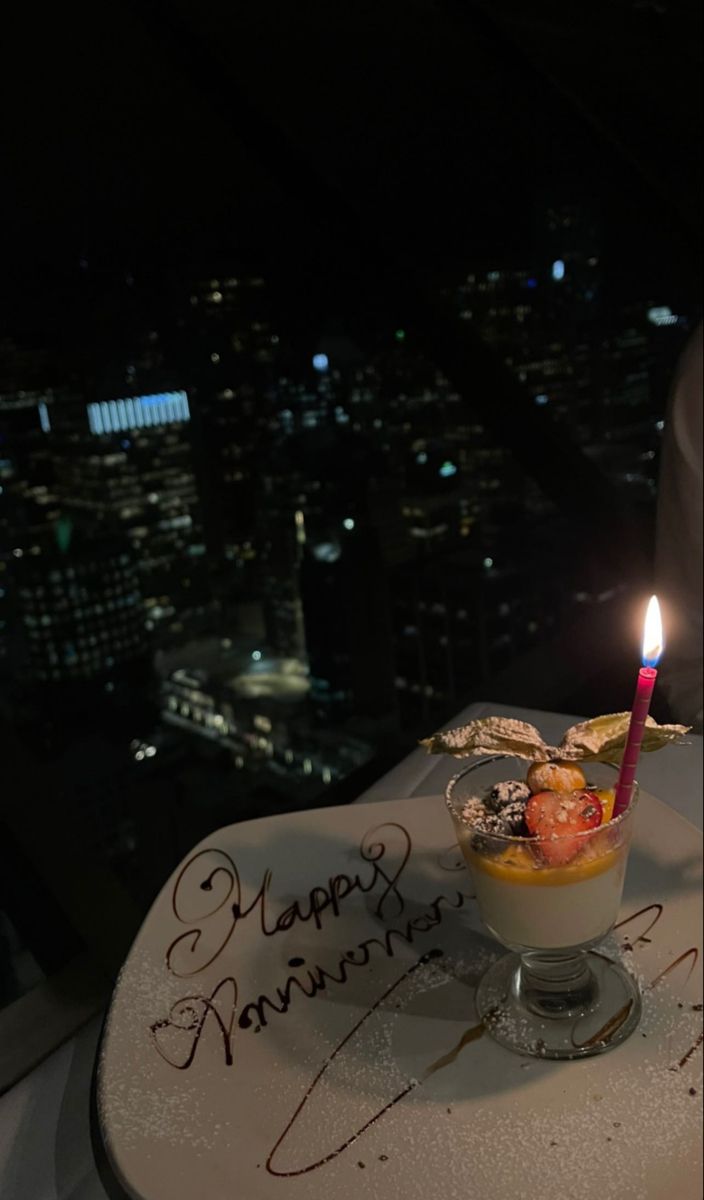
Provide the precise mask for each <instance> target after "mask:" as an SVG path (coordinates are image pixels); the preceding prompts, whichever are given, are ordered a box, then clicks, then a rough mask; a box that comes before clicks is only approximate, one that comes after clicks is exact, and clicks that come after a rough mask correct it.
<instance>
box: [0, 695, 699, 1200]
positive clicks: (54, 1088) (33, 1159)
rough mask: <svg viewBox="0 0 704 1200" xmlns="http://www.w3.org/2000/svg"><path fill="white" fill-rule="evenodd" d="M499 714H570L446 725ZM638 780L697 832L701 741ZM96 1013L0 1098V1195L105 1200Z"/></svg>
mask: <svg viewBox="0 0 704 1200" xmlns="http://www.w3.org/2000/svg"><path fill="white" fill-rule="evenodd" d="M493 713H496V714H499V715H501V714H503V715H505V716H515V717H519V718H521V719H522V720H524V721H530V722H531V724H533V725H536V726H537V727H538V729H540V731H541V733H542V734H543V737H544V738H545V739H546V741H549V742H553V743H555V742H558V741H559V739H560V737H561V735H562V733H563V731H564V730H565V729H566V728H567V727H568V726H569V725H572V724H574V723H575V722H576V721H577V720H579V718H578V717H566V716H564V715H560V714H558V713H539V712H533V711H531V710H528V709H523V710H516V709H513V710H509V709H507V708H504V707H502V706H501V705H498V704H473V705H472V706H471V707H470V708H468V709H466V710H465V711H464V712H462V713H459V714H458V716H457V717H456V718H455V719H453V721H452V722H450V724H451V725H461V724H464V723H465V722H466V721H468V720H471V719H472V718H474V717H480V716H488V715H489V714H493ZM456 770H457V764H456V763H455V762H453V761H450V760H447V759H444V758H433V757H429V756H428V755H427V754H426V753H425V751H424V750H422V749H419V750H416V751H414V752H413V753H412V754H410V755H409V756H408V757H407V758H406V759H404V760H403V762H401V763H399V764H398V766H396V767H394V769H393V770H392V771H389V773H388V774H387V775H385V776H384V777H383V778H382V779H380V780H379V781H378V782H377V783H376V784H375V785H374V786H373V787H372V788H370V789H369V790H368V791H367V792H365V793H364V795H362V796H360V797H359V800H358V801H357V803H373V802H374V801H377V800H390V799H397V798H400V797H403V796H421V795H437V794H438V793H440V792H442V791H443V790H444V787H445V784H446V782H447V780H448V779H449V777H450V775H452V774H453V773H454V772H455V771H456ZM638 777H639V780H640V782H641V785H642V786H643V787H644V788H645V789H646V790H647V791H649V792H652V793H653V794H654V795H656V796H658V797H659V798H660V799H661V800H664V801H665V802H666V803H667V804H670V805H671V806H672V807H673V808H674V809H676V810H677V811H678V812H679V813H681V814H682V816H684V817H686V818H687V819H688V820H689V821H691V822H692V824H693V825H695V826H696V827H697V828H698V829H699V830H701V829H702V739H701V738H700V737H691V738H690V739H689V740H688V744H687V745H684V746H677V747H672V748H668V749H666V750H665V751H662V752H661V753H657V754H650V755H645V756H644V757H643V758H642V759H641V762H640V764H639V771H638ZM101 1024H102V1017H100V1018H95V1019H94V1020H93V1021H91V1022H90V1023H89V1024H88V1025H86V1026H85V1028H84V1029H82V1030H81V1031H80V1033H78V1034H77V1035H76V1036H75V1037H74V1038H72V1039H71V1041H70V1042H68V1043H67V1044H66V1045H64V1046H62V1047H61V1048H60V1049H59V1050H57V1051H55V1053H54V1054H52V1055H51V1056H50V1057H49V1058H48V1059H46V1060H45V1062H43V1063H42V1064H41V1065H40V1066H39V1067H37V1068H36V1070H34V1071H32V1073H31V1074H30V1075H28V1076H27V1077H26V1078H25V1079H23V1080H22V1081H21V1082H20V1083H18V1084H17V1085H16V1086H15V1087H13V1088H12V1089H11V1090H10V1091H9V1092H7V1093H6V1094H5V1095H4V1096H0V1196H2V1198H3V1200H108V1197H107V1195H106V1192H105V1190H104V1189H103V1187H102V1185H101V1183H100V1180H99V1178H98V1175H97V1172H96V1169H95V1164H94V1160H93V1152H92V1149H91V1141H90V1123H89V1112H90V1108H89V1097H90V1084H91V1075H92V1070H93V1062H94V1058H95V1050H96V1046H97V1043H98V1038H99V1036H100V1028H101Z"/></svg>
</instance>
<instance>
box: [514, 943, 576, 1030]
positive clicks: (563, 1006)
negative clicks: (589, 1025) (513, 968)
mask: <svg viewBox="0 0 704 1200" xmlns="http://www.w3.org/2000/svg"><path fill="white" fill-rule="evenodd" d="M516 987H517V989H518V993H519V996H520V998H521V999H522V1000H523V1003H524V1004H525V1005H526V1007H527V1008H528V1009H530V1011H531V1012H533V1013H536V1014H537V1015H538V1016H541V1017H546V1018H550V1017H568V1016H573V1015H574V1016H578V1015H579V1014H580V1013H583V1012H585V1011H587V1009H589V1008H590V1007H591V1005H592V1004H593V1003H594V1001H595V999H596V985H595V980H594V977H593V975H592V972H591V970H590V968H589V962H588V958H587V952H586V950H566V951H554V952H545V951H543V952H540V953H536V952H534V951H530V952H526V953H525V954H522V955H521V965H520V968H519V971H518V975H517V979H516Z"/></svg>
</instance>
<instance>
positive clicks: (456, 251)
mask: <svg viewBox="0 0 704 1200" xmlns="http://www.w3.org/2000/svg"><path fill="white" fill-rule="evenodd" d="M485 7H486V9H487V11H489V12H490V13H491V18H490V19H487V17H486V13H485V11H484V8H483V6H482V5H471V4H467V5H461V4H459V3H455V0H406V2H405V3H401V0H388V2H387V3H384V4H381V5H378V4H377V3H374V2H371V0H366V2H361V3H358V4H357V5H355V6H350V7H346V6H345V7H344V8H342V9H341V8H339V7H338V6H335V5H330V4H329V3H328V2H327V0H325V2H323V0H308V2H307V3H306V4H304V5H302V6H298V5H290V4H284V3H282V2H281V0H260V2H259V3H258V4H257V5H253V6H247V8H246V9H245V10H243V9H242V6H232V5H226V4H225V3H224V2H223V0H205V2H203V3H200V4H199V5H198V6H197V8H196V6H195V5H194V4H193V3H192V2H191V0H173V2H172V3H170V4H165V5H164V6H163V8H162V5H161V0H158V2H157V0H129V2H128V3H121V4H114V5H110V6H109V7H108V9H107V10H102V11H103V12H106V13H107V24H105V22H104V20H103V17H100V20H101V22H102V23H101V25H100V26H99V25H98V19H99V17H98V13H97V10H96V9H95V8H92V9H90V10H88V9H86V10H85V12H84V13H82V14H81V13H79V12H78V10H76V9H73V11H72V12H70V13H68V14H67V15H62V14H59V13H58V12H57V11H56V10H55V9H51V10H49V11H48V12H47V14H46V15H44V14H43V15H42V21H41V26H38V23H37V14H36V13H34V12H32V11H26V12H25V13H24V15H23V16H21V17H19V18H18V24H17V26H16V33H15V38H14V46H15V49H16V52H15V53H13V54H12V55H11V63H10V66H11V67H13V66H14V71H15V77H14V83H13V80H12V78H11V77H10V78H9V80H7V82H9V84H10V87H11V88H13V92H12V99H11V105H10V111H11V112H13V114H14V120H13V122H12V123H11V126H10V129H9V131H8V132H9V137H8V145H7V148H6V151H5V159H6V164H7V168H8V169H7V171H6V178H7V179H10V180H11V187H10V188H9V189H7V188H4V189H3V206H4V209H5V213H4V216H3V223H2V227H3V231H4V242H5V245H4V249H3V260H4V287H3V289H2V291H3V301H4V303H3V307H4V308H5V309H6V311H7V313H8V317H6V322H7V321H9V324H10V327H12V326H16V327H17V328H18V329H19V328H24V329H28V328H30V327H36V326H37V325H38V323H39V322H40V317H39V312H40V311H41V313H42V314H43V319H44V324H45V325H50V324H51V321H52V320H53V319H54V318H53V315H52V314H55V313H56V314H60V313H61V312H63V311H64V309H65V308H66V306H67V305H68V307H69V308H70V306H71V303H72V301H73V299H75V295H76V288H77V278H78V276H77V263H78V259H79V258H80V257H81V256H82V255H84V256H85V257H86V258H87V259H88V261H89V264H90V270H91V271H92V272H93V273H94V275H97V276H98V277H99V278H100V277H101V272H107V273H108V274H110V273H111V272H113V271H119V272H122V271H124V270H127V269H132V270H134V271H136V273H137V274H138V275H140V277H142V278H147V279H149V277H150V276H151V277H152V279H153V280H154V282H155V284H156V286H158V283H159V280H161V279H163V278H165V274H164V272H165V270H166V269H167V268H168V267H169V265H170V264H173V263H174V262H175V261H176V260H178V259H179V258H181V257H183V256H184V255H188V254H189V253H194V254H196V255H197V252H198V250H199V249H200V248H201V247H202V246H204V245H205V246H211V247H212V248H213V249H214V250H217V249H219V248H223V247H224V248H227V247H228V246H231V247H233V248H240V249H243V250H245V251H248V252H250V253H252V254H256V253H257V252H258V250H259V249H261V248H263V249H264V250H265V251H266V252H267V253H268V255H269V257H270V259H271V260H272V263H273V266H274V268H275V269H276V268H277V267H278V268H279V270H280V272H281V274H282V275H284V276H286V278H287V281H288V286H289V288H290V290H291V294H292V295H295V293H296V289H301V288H304V287H305V286H307V283H308V281H313V282H315V281H316V280H317V282H318V287H319V290H320V292H321V295H324V293H325V290H326V288H327V287H328V286H329V284H330V279H329V277H328V276H329V268H330V265H331V261H332V262H333V263H334V261H335V254H336V250H337V249H339V261H340V272H341V277H342V278H344V277H345V276H344V271H345V266H344V261H343V260H344V258H345V246H344V245H343V243H347V240H348V239H347V237H346V234H345V229H346V228H347V226H346V224H345V222H346V221H348V222H350V221H351V222H352V223H353V224H354V222H355V221H356V220H357V218H361V221H360V228H361V230H362V233H361V238H362V241H363V243H364V245H365V247H366V253H367V255H368V260H369V261H370V262H374V261H376V260H380V259H381V258H383V257H384V255H388V257H389V260H390V261H391V262H393V261H394V259H397V258H401V259H406V260H409V259H413V261H414V262H416V263H417V264H419V265H420V267H421V269H422V270H423V271H425V272H427V273H428V274H433V273H435V272H436V271H437V270H438V269H440V270H442V269H446V268H449V269H453V268H455V267H456V265H459V267H460V269H461V267H462V266H463V265H464V262H465V261H467V260H468V259H469V258H470V257H471V256H480V257H482V258H484V257H487V256H489V257H490V256H492V255H493V256H496V257H497V258H500V257H502V256H504V257H506V258H507V259H509V260H510V259H511V258H513V259H514V260H515V259H516V257H518V258H519V259H520V257H522V253H521V252H522V250H523V248H524V247H525V245H526V244H527V241H528V238H529V234H530V228H531V221H532V211H531V201H532V196H533V194H534V192H535V190H536V189H539V190H541V191H543V192H545V191H549V190H550V188H551V187H552V186H553V185H556V186H557V187H559V189H560V190H562V189H566V190H567V191H568V192H570V191H571V192H572V193H574V194H577V195H584V194H587V195H593V196H594V197H595V198H596V199H597V200H598V201H600V202H601V203H602V204H603V205H604V206H605V217H606V227H607V228H606V232H607V238H608V237H610V239H611V242H612V244H613V245H614V246H618V261H617V262H616V265H615V269H614V272H613V273H614V276H616V277H620V278H621V280H622V281H625V287H626V289H627V287H628V281H630V280H633V281H635V280H638V285H637V286H645V287H646V288H647V287H648V286H649V285H651V284H652V291H653V293H654V294H656V293H657V290H658V288H659V287H660V288H661V287H662V286H663V280H664V286H670V285H671V284H672V285H675V284H676V283H677V281H685V286H686V285H687V283H689V284H690V286H693V287H694V288H695V290H696V286H697V285H696V283H695V284H693V285H692V284H691V281H692V279H696V278H697V271H696V268H697V261H698V253H699V244H698V232H697V231H698V229H699V225H698V219H697V218H696V217H695V216H694V214H695V213H696V212H697V201H698V198H699V192H700V155H699V149H698V146H699V128H700V104H699V99H698V95H697V93H698V82H697V80H698V75H699V68H698V66H697V63H696V59H695V58H693V53H694V52H693V51H692V50H691V48H690V47H691V46H692V45H693V44H694V40H693V33H694V32H695V31H694V26H695V25H696V21H697V18H696V11H697V9H698V6H696V5H694V4H693V3H691V2H688V3H686V4H679V5H673V4H668V5H662V6H660V5H656V6H655V7H653V6H650V7H649V6H647V5H636V4H633V3H630V2H629V0H602V2H600V3H599V2H598V3H596V4H594V3H593V4H590V5H586V4H585V5H578V6H575V5H570V6H567V9H569V19H566V16H565V11H566V10H565V6H564V5H560V6H558V5H557V4H555V3H553V2H552V0H542V2H541V3H533V4H532V5H531V6H530V19H529V20H526V18H525V14H524V10H525V6H524V5H519V4H518V2H517V0H516V2H515V3H512V2H511V0H492V3H491V5H489V4H488V3H487V5H486V6H485ZM660 7H664V8H666V9H667V11H666V12H665V13H659V12H658V11H656V9H658V8H660ZM174 16H175V17H176V23H174ZM181 19H183V20H184V21H185V22H186V25H187V30H186V35H185V38H183V39H181V40H180V39H179V35H178V30H179V21H180V20H181ZM497 22H498V23H499V24H501V25H502V27H503V32H499V33H498V34H497V28H499V25H497ZM38 27H41V30H42V34H41V37H40V38H38V37H37V32H36V31H37V28H38ZM174 29H175V30H176V36H173V30H174ZM516 47H518V48H516ZM536 65H537V67H538V68H539V70H536ZM546 73H547V74H548V75H549V78H548V79H547V81H546V78H545V75H546ZM248 106H251V109H252V111H253V112H254V113H255V116H256V120H255V119H254V118H253V117H252V112H251V111H250V108H249V107H248ZM585 113H586V114H587V116H586V118H585ZM259 118H261V120H262V121H263V124H257V121H258V120H259ZM267 123H269V124H270V125H271V126H272V128H273V131H274V132H272V133H270V132H269V130H268V129H267ZM277 127H278V128H279V129H282V130H283V131H284V134H285V137H286V139H287V141H288V144H289V146H290V147H292V150H293V159H292V161H293V166H292V167H291V168H290V169H289V162H288V160H287V158H286V156H285V154H284V152H283V150H282V149H281V147H280V146H279V144H278V142H277V137H276V129H277ZM595 129H596V132H594V130H595ZM634 164H635V165H634ZM326 188H331V189H332V190H333V193H334V195H335V196H336V197H337V198H338V199H339V200H340V202H341V210H342V211H343V213H344V210H345V208H347V209H349V217H345V216H343V218H342V224H341V225H340V224H335V223H334V227H333V228H332V229H330V228H328V229H327V231H326V229H325V228H321V225H322V226H325V225H328V224H329V222H328V218H327V216H326V213H329V211H330V210H331V207H333V206H334V204H332V205H331V202H330V198H329V195H328V193H327V192H326ZM335 238H338V239H340V245H339V247H335ZM349 258H350V261H352V260H353V259H354V253H353V252H351V253H350V255H349ZM351 269H352V272H353V274H354V267H352V268H351ZM358 282H359V281H358ZM333 283H334V281H333ZM97 286H98V290H99V289H100V283H98V285H97ZM105 286H106V287H107V283H106V284H105Z"/></svg>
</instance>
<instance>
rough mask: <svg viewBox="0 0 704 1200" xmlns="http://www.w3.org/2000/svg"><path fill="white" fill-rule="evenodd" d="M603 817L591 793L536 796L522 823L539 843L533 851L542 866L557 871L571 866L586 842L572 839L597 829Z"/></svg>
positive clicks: (540, 794)
mask: <svg viewBox="0 0 704 1200" xmlns="http://www.w3.org/2000/svg"><path fill="white" fill-rule="evenodd" d="M603 815H604V813H603V809H602V806H601V801H600V800H599V797H598V796H596V795H595V794H594V792H588V791H585V790H584V789H582V790H580V791H577V792H536V794H535V795H534V796H531V798H530V800H529V801H528V803H527V805H526V811H525V822H526V825H527V826H528V829H529V831H530V833H531V834H532V835H533V836H534V837H536V838H539V839H540V844H539V845H538V846H536V850H538V852H539V854H540V857H541V858H542V860H543V862H545V863H546V864H547V865H548V866H550V867H559V866H565V864H566V863H569V862H571V861H572V859H573V858H575V857H576V855H577V854H579V851H580V850H581V849H582V847H583V845H584V843H585V841H586V838H580V837H574V836H573V835H574V834H579V833H584V832H585V831H586V830H588V829H596V828H597V826H598V825H601V821H602V817H603Z"/></svg>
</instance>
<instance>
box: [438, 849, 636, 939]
mask: <svg viewBox="0 0 704 1200" xmlns="http://www.w3.org/2000/svg"><path fill="white" fill-rule="evenodd" d="M606 828H608V827H606ZM473 841H475V842H476V841H477V839H476V836H474V835H471V834H469V833H467V834H465V835H464V836H461V837H460V847H461V849H462V852H463V854H464V857H465V860H466V862H467V865H468V867H469V870H470V874H471V876H472V882H473V884H474V891H475V895H476V898H477V903H478V905H479V911H480V913H481V917H482V920H483V921H484V924H485V925H486V926H487V928H488V929H489V931H490V932H491V933H493V935H494V937H496V938H497V939H498V940H499V941H500V942H503V944H504V945H505V946H508V947H510V948H511V949H514V950H523V949H525V950H528V949H530V950H558V949H564V948H566V947H577V946H587V945H591V944H593V943H595V942H598V941H601V939H602V938H603V937H605V936H606V934H607V933H608V932H609V930H610V929H611V927H612V926H613V924H614V922H615V920H616V917H617V914H618V911H619V906H620V904H621V893H622V891H623V881H624V876H625V871H626V858H627V847H626V846H616V847H615V848H614V847H612V846H607V845H605V846H604V847H603V851H602V852H599V847H598V846H594V845H593V843H592V845H591V846H589V847H585V849H584V851H583V852H582V854H581V855H580V856H579V858H578V859H576V860H575V861H574V862H572V863H568V864H567V865H565V866H546V865H543V864H541V863H540V862H538V861H537V859H536V857H535V855H534V853H533V850H532V848H530V849H529V848H528V847H524V846H520V845H515V844H510V845H509V846H508V848H507V849H505V850H502V851H500V852H499V853H498V854H491V853H487V852H486V851H482V849H481V848H475V847H473V845H472V842H473ZM480 846H481V843H480V844H479V847H480Z"/></svg>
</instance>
